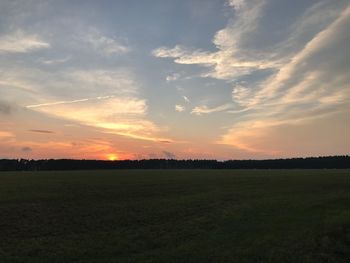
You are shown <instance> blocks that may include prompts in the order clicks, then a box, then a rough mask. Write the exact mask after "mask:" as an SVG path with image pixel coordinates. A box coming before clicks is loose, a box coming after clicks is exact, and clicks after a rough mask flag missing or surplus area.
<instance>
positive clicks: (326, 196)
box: [0, 170, 350, 263]
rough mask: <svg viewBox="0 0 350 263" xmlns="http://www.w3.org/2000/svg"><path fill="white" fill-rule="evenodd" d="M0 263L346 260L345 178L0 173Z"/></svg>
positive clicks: (268, 173) (329, 174) (348, 201)
mask: <svg viewBox="0 0 350 263" xmlns="http://www.w3.org/2000/svg"><path fill="white" fill-rule="evenodd" d="M0 262H1V263H6V262H11V263H12V262H26V263H27V262H36V263H37V262H50V263H54V262H96V263H97V262H99V263H100V262H238V263H244V262H278V263H282V262H317V263H319V262H344V263H345V262H350V171H349V170H245V171H240V170H226V171H220V170H150V171H146V170H125V171H122V170H116V171H74V172H73V171H72V172H2V173H0Z"/></svg>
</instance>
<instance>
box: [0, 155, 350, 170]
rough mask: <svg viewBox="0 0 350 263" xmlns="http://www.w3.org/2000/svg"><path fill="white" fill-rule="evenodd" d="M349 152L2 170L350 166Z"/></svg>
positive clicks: (62, 163) (4, 164)
mask: <svg viewBox="0 0 350 263" xmlns="http://www.w3.org/2000/svg"><path fill="white" fill-rule="evenodd" d="M349 168H350V156H348V155H343V156H325V157H307V158H290V159H269V160H228V161H217V160H173V159H150V160H123V161H103V160H70V159H47V160H46V159H45V160H26V159H12V160H9V159H2V160H0V171H39V170H94V169H96V170H97V169H349Z"/></svg>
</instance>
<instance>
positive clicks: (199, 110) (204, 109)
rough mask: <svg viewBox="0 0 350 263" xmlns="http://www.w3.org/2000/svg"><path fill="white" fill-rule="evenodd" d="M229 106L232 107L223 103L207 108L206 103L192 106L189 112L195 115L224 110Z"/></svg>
mask: <svg viewBox="0 0 350 263" xmlns="http://www.w3.org/2000/svg"><path fill="white" fill-rule="evenodd" d="M231 108H232V105H231V104H223V105H220V106H217V107H214V108H209V107H208V106H206V105H202V106H197V107H195V108H193V109H192V111H191V114H195V115H202V114H209V113H214V112H221V111H226V110H228V109H231Z"/></svg>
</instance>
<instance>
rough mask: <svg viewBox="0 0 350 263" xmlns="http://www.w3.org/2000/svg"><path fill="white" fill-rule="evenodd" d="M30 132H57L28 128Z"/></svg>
mask: <svg viewBox="0 0 350 263" xmlns="http://www.w3.org/2000/svg"><path fill="white" fill-rule="evenodd" d="M28 131H30V132H36V133H47V134H50V133H55V132H53V131H49V130H35V129H34V130H28Z"/></svg>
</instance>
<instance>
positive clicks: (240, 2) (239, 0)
mask: <svg viewBox="0 0 350 263" xmlns="http://www.w3.org/2000/svg"><path fill="white" fill-rule="evenodd" d="M228 4H229V5H230V6H232V7H233V8H234V9H236V10H239V9H242V8H243V7H244V6H245V5H246V0H229V1H228Z"/></svg>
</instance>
